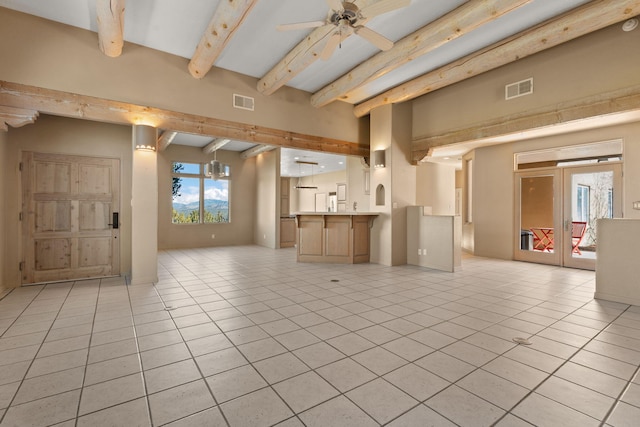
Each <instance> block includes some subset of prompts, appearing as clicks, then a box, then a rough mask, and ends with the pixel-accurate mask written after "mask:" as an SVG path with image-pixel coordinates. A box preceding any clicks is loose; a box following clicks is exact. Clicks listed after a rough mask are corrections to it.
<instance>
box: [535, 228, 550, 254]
mask: <svg viewBox="0 0 640 427" xmlns="http://www.w3.org/2000/svg"><path fill="white" fill-rule="evenodd" d="M530 230H531V232H532V233H533V250H534V251H547V252H551V251H553V228H548V227H533V228H530Z"/></svg>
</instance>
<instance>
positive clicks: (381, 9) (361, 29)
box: [276, 0, 411, 60]
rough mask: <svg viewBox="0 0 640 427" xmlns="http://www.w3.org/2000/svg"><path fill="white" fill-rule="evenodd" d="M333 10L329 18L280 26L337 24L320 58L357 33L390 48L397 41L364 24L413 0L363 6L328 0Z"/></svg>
mask: <svg viewBox="0 0 640 427" xmlns="http://www.w3.org/2000/svg"><path fill="white" fill-rule="evenodd" d="M326 1H327V3H328V4H329V7H330V10H329V14H328V16H327V19H326V20H325V21H311V22H298V23H295V24H283V25H278V26H277V27H276V28H277V29H278V30H280V31H286V30H300V29H304V28H316V27H322V26H327V27H335V30H334V31H332V32H330V33H329V37H328V40H327V43H326V44H325V46H324V48H323V49H322V53H321V54H320V58H322V59H324V60H327V59H329V58H330V57H331V55H333V52H334V51H335V50H336V48H337V47H338V45H339V44H340V42H342V41H343V40H344V39H346V38H347V37H349V36H350V35H351V34H353V33H355V34H357V35H359V36H360V37H362V38H364V39H365V40H367V41H368V42H369V43H371V44H373V45H374V46H376V47H377V48H378V49H380V50H389V49H391V48H392V47H393V42H392V41H391V40H389V39H387V38H386V37H384V36H383V35H382V34H380V33H378V32H375V31H373V30H372V29H370V28H367V27H365V26H364V25H363V23H364V22H366V21H368V20H369V19H371V18H374V17H376V16H378V15H382V14H383V13H387V12H391V11H393V10H396V9H400V8H402V7H405V6H408V5H409V4H410V3H411V0H379V1H378V2H376V3H373V4H370V5H368V6H365V7H363V8H362V9H361V8H359V7H358V6H357V5H356V4H355V3H353V1H347V0H344V1H343V0H326Z"/></svg>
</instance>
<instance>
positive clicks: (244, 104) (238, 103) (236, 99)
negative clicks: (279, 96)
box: [233, 93, 254, 111]
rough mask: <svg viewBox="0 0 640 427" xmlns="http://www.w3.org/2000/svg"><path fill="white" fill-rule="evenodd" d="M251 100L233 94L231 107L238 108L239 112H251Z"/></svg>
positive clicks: (252, 105) (247, 97)
mask: <svg viewBox="0 0 640 427" xmlns="http://www.w3.org/2000/svg"><path fill="white" fill-rule="evenodd" d="M253 101H254V100H253V98H251V97H250V96H243V95H238V94H237V93H234V94H233V107H234V108H240V109H241V110H249V111H253V107H254V102H253Z"/></svg>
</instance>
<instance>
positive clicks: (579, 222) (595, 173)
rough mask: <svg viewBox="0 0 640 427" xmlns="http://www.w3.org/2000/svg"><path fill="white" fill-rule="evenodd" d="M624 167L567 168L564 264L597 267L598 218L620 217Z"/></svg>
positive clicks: (577, 266)
mask: <svg viewBox="0 0 640 427" xmlns="http://www.w3.org/2000/svg"><path fill="white" fill-rule="evenodd" d="M621 181H622V166H621V165H620V164H601V165H592V166H580V167H571V168H566V169H565V170H564V223H563V226H564V227H563V228H564V241H565V245H564V248H563V264H564V265H565V266H566V267H574V268H583V269H588V270H595V267H596V258H597V252H596V248H597V241H596V232H597V220H598V219H600V218H620V217H621V216H622V197H621V196H620V190H619V189H620V188H621V187H620V186H621Z"/></svg>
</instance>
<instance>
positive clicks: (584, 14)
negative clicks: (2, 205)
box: [354, 0, 640, 117]
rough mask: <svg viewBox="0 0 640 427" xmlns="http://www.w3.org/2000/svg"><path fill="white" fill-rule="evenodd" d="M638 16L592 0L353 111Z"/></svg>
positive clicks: (618, 1)
mask: <svg viewBox="0 0 640 427" xmlns="http://www.w3.org/2000/svg"><path fill="white" fill-rule="evenodd" d="M638 14H640V0H594V1H591V2H589V3H587V4H585V5H584V6H581V7H578V8H576V9H574V10H572V11H570V12H567V13H565V14H564V15H561V16H559V17H557V18H554V19H552V20H550V21H547V22H545V23H542V24H540V25H537V26H535V27H533V28H531V29H529V30H526V31H524V32H521V33H519V34H516V35H514V36H512V37H509V38H507V39H505V40H502V41H500V42H498V43H494V44H493V45H491V46H488V47H487V48H484V49H481V50H479V51H478V52H475V53H473V54H471V55H467V56H465V57H464V58H461V59H459V60H457V61H454V62H452V63H450V64H448V65H445V66H443V67H440V68H438V69H437V70H434V71H431V72H429V73H427V74H424V75H422V76H420V77H418V78H416V79H413V80H411V81H409V82H407V83H404V84H401V85H399V86H396V87H395V88H393V89H390V90H388V91H386V92H383V93H381V94H379V95H377V96H375V97H373V98H371V99H369V100H367V101H365V102H363V103H361V104H358V105H356V106H355V107H354V113H355V115H356V116H357V117H362V116H365V115H367V114H369V113H370V112H371V110H373V109H374V108H376V107H380V106H382V105H386V104H393V103H398V102H404V101H409V100H411V99H414V98H417V97H419V96H422V95H425V94H427V93H429V92H433V91H434V90H437V89H440V88H443V87H445V86H449V85H452V84H454V83H458V82H460V81H462V80H464V79H468V78H470V77H473V76H476V75H478V74H482V73H484V72H486V71H489V70H493V69H495V68H498V67H500V66H502V65H505V64H508V63H510V62H514V61H517V60H519V59H522V58H525V57H527V56H530V55H533V54H535V53H538V52H540V51H543V50H545V49H549V48H551V47H554V46H557V45H559V44H562V43H565V42H567V41H569V40H573V39H575V38H578V37H580V36H583V35H585V34H588V33H591V32H593V31H597V30H600V29H602V28H604V27H607V26H609V25H612V24H615V23H617V22H620V21H624V20H625V19H629V18H632V17H634V16H636V15H638Z"/></svg>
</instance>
